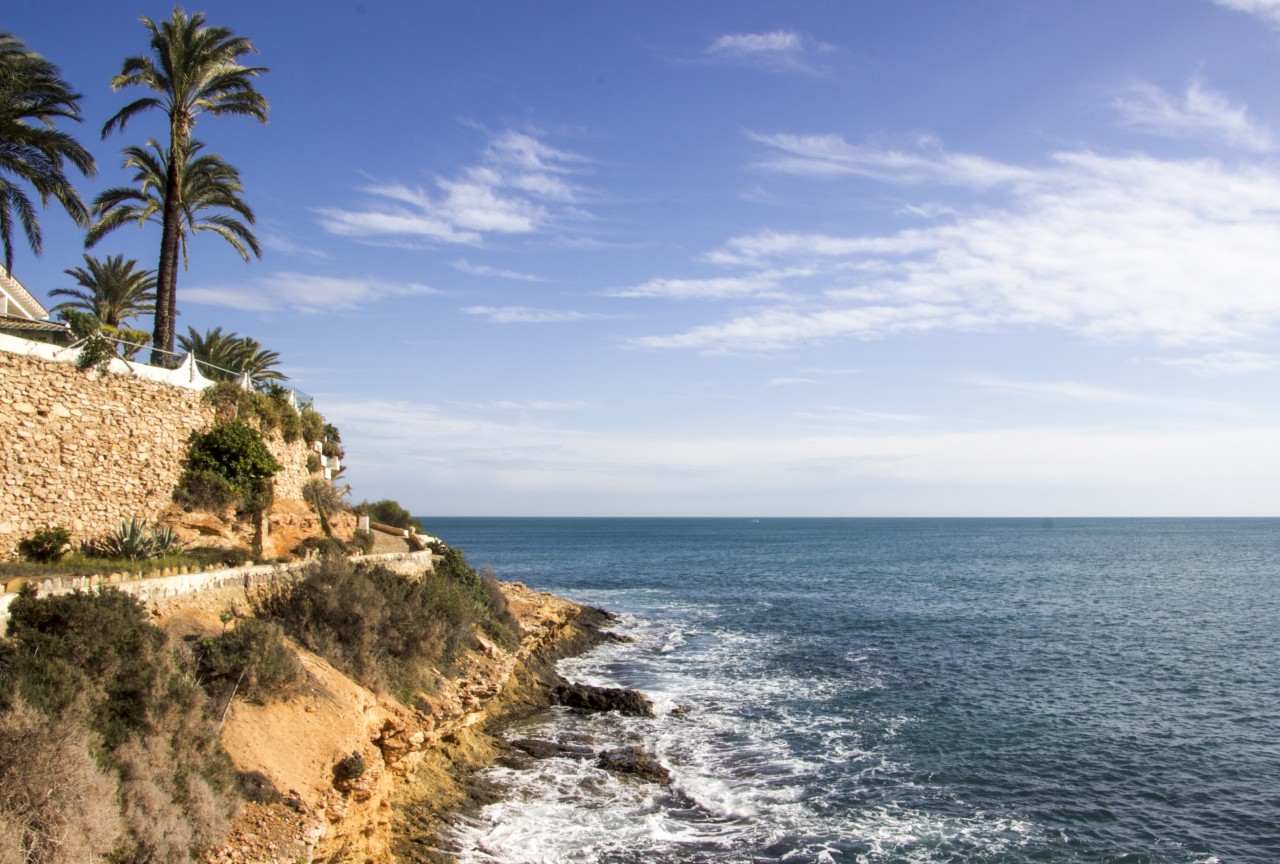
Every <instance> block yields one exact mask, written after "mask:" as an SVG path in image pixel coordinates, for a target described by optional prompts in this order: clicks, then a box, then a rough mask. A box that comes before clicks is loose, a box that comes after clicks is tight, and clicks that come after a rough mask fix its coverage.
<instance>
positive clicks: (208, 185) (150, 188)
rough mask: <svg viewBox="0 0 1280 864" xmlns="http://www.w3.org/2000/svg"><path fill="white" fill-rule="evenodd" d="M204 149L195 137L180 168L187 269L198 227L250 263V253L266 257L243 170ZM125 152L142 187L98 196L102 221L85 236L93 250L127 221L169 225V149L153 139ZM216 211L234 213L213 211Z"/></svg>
mask: <svg viewBox="0 0 1280 864" xmlns="http://www.w3.org/2000/svg"><path fill="white" fill-rule="evenodd" d="M203 148H204V144H202V143H201V142H199V141H191V142H190V144H189V146H188V147H187V158H186V159H185V160H184V161H183V163H182V165H181V167H180V176H179V180H178V189H179V195H178V198H179V200H180V201H181V207H180V208H179V210H178V227H177V241H178V250H179V251H180V252H181V254H182V264H183V267H184V268H186V266H187V265H188V256H187V239H188V237H189V236H190V235H191V234H192V233H194V232H196V231H212V232H213V233H215V234H217V235H218V236H220V237H221V238H222V239H224V240H226V241H227V242H228V243H230V244H231V246H232V247H233V248H234V249H235V250H236V251H237V252H239V253H240V257H241V258H243V259H244V260H246V261H248V260H249V255H250V254H253V255H255V256H257V257H258V258H261V257H262V247H261V246H260V245H259V243H258V238H257V237H256V236H254V233H253V231H252V229H250V228H249V225H252V224H254V222H255V221H256V219H255V217H254V215H253V210H252V209H250V207H249V205H248V204H246V203H244V200H243V199H242V198H241V197H240V193H241V192H242V191H243V190H244V184H242V183H241V182H240V172H239V171H238V170H237V169H236V168H235V167H234V166H232V165H228V164H227V163H226V162H224V161H223V159H222V157H221V156H219V155H217V154H216V153H201V152H200V151H201V150H202V149H203ZM124 154H125V158H124V167H125V168H133V169H134V175H133V182H134V183H136V184H137V186H118V187H116V188H114V189H108V190H107V191H105V192H103V193H102V194H101V195H99V196H98V197H97V198H95V199H94V201H93V214H94V216H95V217H96V221H95V222H94V223H93V225H92V226H91V227H90V228H89V231H88V233H87V234H86V235H85V241H84V245H85V246H86V247H89V248H92V247H93V246H94V245H95V244H97V242H98V241H99V240H101V239H102V238H103V237H104V236H106V235H107V234H109V233H110V232H112V231H114V230H115V229H117V228H119V227H120V226H121V225H127V224H129V223H133V224H134V225H137V226H138V227H139V228H141V227H142V226H143V225H145V224H146V223H148V222H155V223H159V224H163V221H162V220H163V218H164V209H165V198H164V190H165V189H166V188H168V185H169V165H170V160H169V154H168V152H167V151H166V150H165V149H164V148H162V147H161V146H160V145H159V144H158V143H157V142H156V141H154V140H151V141H147V144H146V147H126V148H125V149H124ZM216 210H229V211H231V212H230V213H225V212H221V213H219V212H210V211H216ZM242 220H243V221H242ZM245 222H247V223H249V225H246V224H245Z"/></svg>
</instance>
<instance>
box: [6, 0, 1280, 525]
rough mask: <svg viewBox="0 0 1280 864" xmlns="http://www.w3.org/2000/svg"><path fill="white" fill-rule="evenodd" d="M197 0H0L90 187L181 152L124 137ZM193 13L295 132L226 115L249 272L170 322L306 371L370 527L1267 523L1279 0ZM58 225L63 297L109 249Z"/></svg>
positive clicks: (221, 131)
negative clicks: (253, 71) (246, 343)
mask: <svg viewBox="0 0 1280 864" xmlns="http://www.w3.org/2000/svg"><path fill="white" fill-rule="evenodd" d="M170 9H171V7H168V6H165V5H161V4H155V5H148V4H142V3H139V2H137V0H128V2H115V0H100V2H94V3H86V2H83V0H80V2H68V0H38V2H37V0H10V2H8V3H7V4H6V8H5V13H4V15H3V22H0V28H3V29H8V30H10V31H12V32H13V33H15V34H16V35H17V36H19V37H20V38H22V39H23V40H24V41H25V42H26V43H27V44H28V46H29V47H31V48H32V49H33V50H35V51H38V52H39V53H41V54H43V55H44V56H45V57H47V58H48V59H50V60H51V61H53V62H54V63H56V64H58V65H59V66H60V67H61V68H62V70H63V74H64V77H65V78H66V79H67V80H68V81H69V82H70V83H71V84H72V86H74V87H75V88H76V89H78V90H79V91H80V92H81V93H83V94H84V98H83V103H82V108H83V112H84V116H85V122H84V123H83V124H82V125H76V124H71V125H70V126H68V127H67V128H68V131H72V132H73V133H74V134H75V135H76V136H77V137H78V138H79V139H80V140H81V141H82V142H83V143H85V144H86V146H88V147H90V149H91V150H92V152H93V153H94V155H95V156H96V158H97V160H98V163H99V166H100V170H99V173H98V174H97V176H96V177H94V178H92V179H85V178H81V177H79V176H78V175H76V176H74V179H75V181H76V185H77V188H79V189H80V190H81V193H82V194H83V195H84V197H85V198H86V199H91V198H92V197H93V196H94V195H96V194H98V193H99V192H101V191H102V190H104V189H106V188H108V187H110V186H117V185H126V184H127V182H128V179H129V175H128V173H126V172H125V171H123V170H122V169H121V168H120V164H119V163H120V158H121V156H120V150H121V148H122V147H124V146H127V145H138V144H142V143H143V142H144V141H145V140H146V139H147V138H148V137H151V136H160V135H162V134H163V131H164V125H163V123H162V120H161V118H160V116H159V115H157V116H153V117H139V118H137V119H136V120H134V121H132V122H131V123H130V124H129V126H128V127H127V129H126V130H125V132H124V133H116V134H114V135H112V136H111V137H109V138H107V139H106V140H105V141H104V140H99V132H100V130H101V128H102V125H103V123H104V122H105V121H106V120H107V118H109V117H110V116H111V115H112V114H114V113H115V112H116V111H117V110H118V109H119V108H120V107H121V106H123V105H124V104H125V103H126V102H127V101H129V100H130V99H132V98H136V97H137V96H140V95H142V94H141V93H140V92H137V93H132V92H127V91H126V92H119V93H113V92H112V91H111V88H110V83H109V82H110V78H111V76H112V75H114V74H115V73H117V72H118V71H119V70H120V65H121V63H122V61H123V60H124V58H125V57H126V56H129V55H134V54H142V53H145V52H146V51H147V41H146V32H145V30H144V29H143V27H142V25H141V23H140V21H139V19H140V16H143V15H149V16H151V17H153V18H155V19H161V18H164V17H166V16H168V14H169V12H170ZM188 11H204V12H205V13H206V16H207V19H208V21H209V23H211V24H215V25H219V26H226V27H229V28H231V29H232V30H234V31H235V32H236V33H239V34H241V35H244V36H247V37H249V38H250V39H251V40H253V42H254V44H255V45H256V46H257V48H258V49H259V52H260V53H259V54H258V55H257V56H256V57H255V58H254V61H253V62H255V63H256V64H258V65H262V66H265V67H268V68H269V69H270V71H269V72H267V73H266V74H264V75H262V76H261V77H260V78H259V79H258V85H259V89H260V91H261V92H262V93H263V94H264V95H265V96H266V97H267V99H268V100H269V102H270V105H271V113H270V122H269V124H268V125H266V126H262V125H260V124H258V123H256V122H254V121H251V120H247V119H241V118H212V117H209V116H204V117H202V118H201V119H200V120H199V121H198V123H197V126H196V129H195V134H196V137H197V138H198V139H200V140H201V141H203V142H205V145H206V150H207V151H210V152H215V153H218V154H221V155H222V156H223V157H224V158H225V159H226V160H227V161H229V162H231V163H232V164H233V165H235V166H237V167H238V168H239V169H240V170H241V172H242V175H243V179H244V184H245V198H246V200H247V201H248V203H249V204H250V205H251V206H252V207H253V208H254V210H255V211H256V213H257V216H258V223H257V233H258V236H259V238H260V240H261V241H262V244H263V246H264V255H263V257H262V259H261V260H255V261H252V262H250V263H245V262H243V261H241V260H240V258H239V257H238V256H237V255H236V253H235V252H234V251H233V250H232V249H231V247H229V246H227V245H226V244H225V243H223V241H221V240H219V239H218V238H216V237H212V236H199V237H197V238H196V239H194V240H193V241H192V243H191V249H190V266H189V269H188V270H186V271H183V272H181V273H180V276H179V283H178V306H179V309H180V317H179V319H178V331H179V332H180V333H185V332H186V331H187V328H188V327H194V328H196V329H197V330H198V331H203V330H205V329H207V328H211V327H222V328H223V330H224V331H233V332H235V333H238V334H241V335H248V336H252V337H253V338H255V339H258V340H259V341H260V342H262V343H264V345H266V346H267V347H268V348H270V349H273V350H276V351H278V352H280V354H281V355H282V358H283V362H282V366H281V369H282V371H284V372H285V373H286V374H288V375H289V377H290V383H291V384H293V385H295V386H296V387H298V388H299V389H300V390H303V391H305V392H306V393H309V394H311V395H313V396H314V397H315V400H316V407H317V409H318V410H319V411H320V412H321V413H322V414H324V415H325V416H326V418H327V419H328V420H329V421H331V422H333V423H334V424H336V425H337V426H338V427H339V428H340V429H341V432H342V438H343V442H344V445H345V446H346V450H347V464H348V470H347V474H346V478H347V479H348V480H349V482H350V483H351V484H352V498H353V499H354V500H357V501H358V500H361V499H366V498H367V499H370V500H374V499H379V498H394V499H397V500H399V501H401V502H402V503H403V504H405V505H406V506H407V507H408V508H409V509H410V510H411V511H412V512H413V513H415V514H422V515H427V516H430V515H441V516H446V515H474V516H551V515H566V516H748V517H757V516H1033V517H1053V516H1130V515H1132V516H1266V515H1272V516H1274V515H1280V404H1277V400H1276V391H1277V383H1278V382H1280V348H1278V347H1277V345H1276V344H1275V340H1276V338H1277V333H1278V331H1280V0H1122V2H1117V0H1073V2H1071V3H1045V2H1041V0H1025V2H1024V0H971V2H964V3H938V2H924V0H859V2H850V0H824V2H793V3H777V2H769V0H734V2H728V0H708V2H699V3H688V2H671V0H650V2H644V3H639V2H633V3H625V2H609V3H602V2H598V0H597V2H584V0H563V2H556V3H529V2H514V0H512V2H465V3H464V2H438V0H412V2H407V0H406V2H386V0H364V2H328V0H325V2H313V3H308V4H305V5H303V4H293V3H262V2H238V0H228V2H211V3H207V4H205V5H203V6H201V7H195V6H191V7H188ZM41 225H42V228H43V230H44V233H45V248H44V254H43V256H42V257H40V258H36V257H35V256H33V255H32V254H31V253H30V251H29V250H28V249H26V248H25V247H21V248H19V249H18V253H17V257H16V259H15V263H14V273H15V275H16V276H17V277H18V278H19V279H20V280H21V281H22V282H23V283H24V284H25V285H26V286H27V287H28V288H29V289H30V290H31V291H32V293H33V294H35V295H36V296H37V297H38V298H40V299H42V300H48V298H49V293H48V292H49V291H50V290H52V289H54V288H58V287H71V286H72V280H71V279H70V278H69V277H67V276H66V275H64V273H63V271H64V270H66V269H67V268H70V267H74V266H78V265H81V264H82V263H83V262H82V259H81V255H82V254H83V253H84V250H83V232H82V230H81V229H79V228H77V227H76V226H75V225H74V224H72V222H71V220H70V219H69V218H68V217H67V216H66V214H65V213H63V212H62V211H61V210H59V209H56V208H55V209H50V210H48V211H46V212H44V213H43V215H42V217H41ZM158 235H159V229H158V228H156V227H148V228H143V229H134V228H132V227H128V228H124V229H120V230H118V231H116V232H115V233H114V234H112V235H109V236H108V237H107V238H106V239H105V240H103V241H102V242H101V243H100V244H99V245H98V246H97V247H95V249H94V250H93V253H94V254H97V255H103V256H105V255H107V254H123V255H125V256H126V257H135V258H137V259H138V260H139V261H140V262H141V263H142V264H144V265H145V266H148V267H154V266H155V264H154V261H155V258H156V257H157V254H158V246H159V236H158ZM46 305H53V301H49V302H48V303H47V304H46ZM137 323H139V324H141V326H144V327H145V328H146V329H150V322H149V321H145V322H137Z"/></svg>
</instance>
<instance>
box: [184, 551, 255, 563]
mask: <svg viewBox="0 0 1280 864" xmlns="http://www.w3.org/2000/svg"><path fill="white" fill-rule="evenodd" d="M184 554H185V555H186V557H188V558H191V559H193V560H195V561H196V562H197V563H199V564H200V565H202V566H204V567H220V566H221V567H240V566H242V565H244V564H247V563H249V562H250V561H252V560H253V556H252V555H250V554H249V553H248V552H246V551H245V550H243V549H224V548H222V547H221V546H197V547H195V548H194V549H188V550H186V552H185V553H184Z"/></svg>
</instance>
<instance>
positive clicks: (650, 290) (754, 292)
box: [602, 273, 785, 300]
mask: <svg viewBox="0 0 1280 864" xmlns="http://www.w3.org/2000/svg"><path fill="white" fill-rule="evenodd" d="M602 293H603V294H604V295H605V296H606V297H631V298H644V297H663V298H667V299H672V300H695V299H696V300H724V299H736V298H741V297H774V298H776V297H782V296H785V295H784V294H783V293H782V292H779V291H778V276H777V275H776V274H772V273H758V274H751V275H747V276H725V277H717V278H712V279H650V280H649V281H648V282H644V283H642V284H640V285H634V286H632V287H630V288H616V289H613V290H611V291H604V292H602Z"/></svg>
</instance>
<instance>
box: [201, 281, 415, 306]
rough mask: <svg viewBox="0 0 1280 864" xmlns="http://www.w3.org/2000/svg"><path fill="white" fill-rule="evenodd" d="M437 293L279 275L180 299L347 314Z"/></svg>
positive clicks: (391, 284) (412, 284)
mask: <svg viewBox="0 0 1280 864" xmlns="http://www.w3.org/2000/svg"><path fill="white" fill-rule="evenodd" d="M438 293H440V292H438V291H437V290H436V289H434V288H431V287H429V286H427V285H421V284H418V283H415V282H387V281H385V280H382V279H375V278H372V277H370V278H359V277H349V278H342V277H337V276H315V275H311V274H307V273H291V272H280V273H272V274H271V275H269V276H263V277H261V278H259V279H254V280H251V281H248V282H243V283H240V282H238V283H236V284H234V285H206V286H196V287H192V288H184V289H182V300H183V302H189V303H198V304H201V305H204V306H225V307H228V308H231V309H240V310H243V311H246V312H269V311H273V310H277V309H292V310H294V311H298V312H333V311H351V310H355V309H359V308H361V307H362V306H366V305H368V304H370V303H375V302H377V301H379V300H385V299H389V298H395V297H417V296H423V295H427V294H438Z"/></svg>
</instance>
